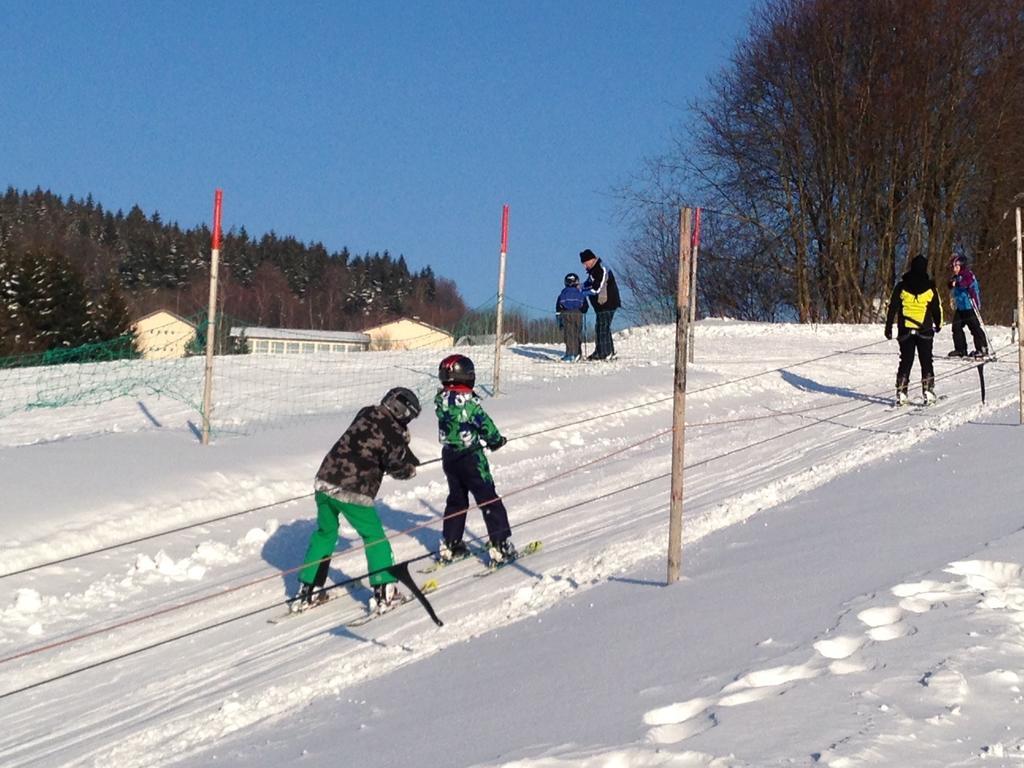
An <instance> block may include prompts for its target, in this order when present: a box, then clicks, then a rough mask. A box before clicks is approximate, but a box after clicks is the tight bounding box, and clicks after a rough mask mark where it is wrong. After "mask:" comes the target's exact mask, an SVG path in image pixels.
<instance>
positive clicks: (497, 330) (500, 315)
mask: <svg viewBox="0 0 1024 768" xmlns="http://www.w3.org/2000/svg"><path fill="white" fill-rule="evenodd" d="M507 254H508V203H505V205H503V206H502V207H501V256H500V257H499V259H498V306H497V308H496V312H497V319H496V321H495V323H494V394H498V391H499V389H500V387H501V337H502V335H504V331H505V328H504V314H505V256H506V255H507Z"/></svg>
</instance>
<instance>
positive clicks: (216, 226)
mask: <svg viewBox="0 0 1024 768" xmlns="http://www.w3.org/2000/svg"><path fill="white" fill-rule="evenodd" d="M223 201H224V191H223V190H221V189H218V190H217V191H216V192H214V193H213V242H212V244H211V245H212V247H213V249H214V250H215V251H219V250H220V209H221V203H222V202H223Z"/></svg>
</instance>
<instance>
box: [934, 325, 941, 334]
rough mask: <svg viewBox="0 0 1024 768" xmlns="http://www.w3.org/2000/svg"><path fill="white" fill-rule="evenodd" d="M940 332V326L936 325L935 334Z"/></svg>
mask: <svg viewBox="0 0 1024 768" xmlns="http://www.w3.org/2000/svg"><path fill="white" fill-rule="evenodd" d="M941 330H942V326H941V325H936V326H935V333H938V332H939V331H941Z"/></svg>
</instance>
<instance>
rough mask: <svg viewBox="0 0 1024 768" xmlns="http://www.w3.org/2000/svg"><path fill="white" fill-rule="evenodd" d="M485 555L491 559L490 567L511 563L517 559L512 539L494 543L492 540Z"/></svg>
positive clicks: (517, 555)
mask: <svg viewBox="0 0 1024 768" xmlns="http://www.w3.org/2000/svg"><path fill="white" fill-rule="evenodd" d="M487 554H488V555H489V556H490V558H491V567H495V566H499V565H505V564H507V563H511V562H512V561H513V560H515V559H516V558H517V557H519V553H518V552H517V551H516V545H515V544H513V543H512V539H505V540H504V541H494V540H493V539H492V540H491V547H490V549H488V550H487Z"/></svg>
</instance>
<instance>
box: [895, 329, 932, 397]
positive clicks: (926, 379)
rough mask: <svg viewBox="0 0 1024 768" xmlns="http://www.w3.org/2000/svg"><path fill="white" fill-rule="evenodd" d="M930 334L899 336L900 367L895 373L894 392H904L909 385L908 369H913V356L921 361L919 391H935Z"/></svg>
mask: <svg viewBox="0 0 1024 768" xmlns="http://www.w3.org/2000/svg"><path fill="white" fill-rule="evenodd" d="M933 340H934V338H933V337H932V335H931V334H928V335H922V334H920V333H918V332H917V331H909V332H907V334H906V335H905V336H900V338H899V342H900V367H899V369H898V370H897V371H896V390H897V391H898V392H906V391H907V385H908V384H909V383H910V369H911V368H913V367H914V354H915V352H916V353H917V357H918V359H919V360H920V361H921V390H922V391H929V390H930V391H932V392H934V391H935V368H934V366H933V365H932V341H933Z"/></svg>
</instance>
